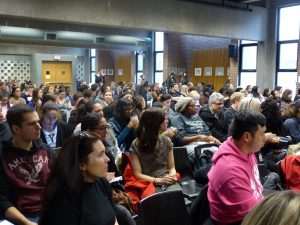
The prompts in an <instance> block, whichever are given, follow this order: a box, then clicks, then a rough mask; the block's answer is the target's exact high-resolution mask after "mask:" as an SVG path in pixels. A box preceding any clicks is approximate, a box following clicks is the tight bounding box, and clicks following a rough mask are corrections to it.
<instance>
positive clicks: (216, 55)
mask: <svg viewBox="0 0 300 225" xmlns="http://www.w3.org/2000/svg"><path fill="white" fill-rule="evenodd" d="M229 66H230V61H229V57H228V49H227V48H221V49H207V50H198V51H194V52H193V74H192V76H191V77H192V79H191V80H192V82H193V83H194V84H196V83H199V82H203V83H205V84H213V85H214V87H215V90H217V91H218V90H219V89H220V88H221V87H222V86H223V85H224V83H225V82H226V81H227V79H228V76H227V67H229ZM205 67H212V76H205V75H204V70H205ZM216 67H224V76H216V74H215V69H216ZM195 68H201V69H202V75H201V76H195V74H194V73H195V72H194V71H195Z"/></svg>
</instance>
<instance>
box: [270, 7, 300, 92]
mask: <svg viewBox="0 0 300 225" xmlns="http://www.w3.org/2000/svg"><path fill="white" fill-rule="evenodd" d="M298 5H300V4H296V5H290V6H284V7H279V8H278V9H277V15H278V17H277V30H276V36H277V37H276V71H275V86H277V85H278V73H280V72H286V73H289V72H292V73H294V72H297V65H298V60H299V57H298V55H299V52H298V53H297V59H296V68H295V69H280V68H279V67H280V49H281V45H284V44H297V51H299V39H300V34H299V36H298V40H297V39H292V40H284V41H280V40H279V34H280V10H281V9H283V8H287V7H295V6H298Z"/></svg>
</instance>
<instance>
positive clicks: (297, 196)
mask: <svg viewBox="0 0 300 225" xmlns="http://www.w3.org/2000/svg"><path fill="white" fill-rule="evenodd" d="M299 209H300V193H298V192H295V191H280V192H274V193H272V194H270V195H269V196H268V197H266V198H265V199H264V200H263V201H262V202H260V203H259V204H258V205H257V206H256V207H255V208H254V209H252V211H250V212H249V214H248V215H247V216H246V217H245V219H244V221H243V223H242V225H253V224H255V225H298V224H300V213H299Z"/></svg>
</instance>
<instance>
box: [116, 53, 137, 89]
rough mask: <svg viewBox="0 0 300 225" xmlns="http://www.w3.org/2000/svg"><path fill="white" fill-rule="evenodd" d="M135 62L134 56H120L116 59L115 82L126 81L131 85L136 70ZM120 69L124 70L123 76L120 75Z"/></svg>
mask: <svg viewBox="0 0 300 225" xmlns="http://www.w3.org/2000/svg"><path fill="white" fill-rule="evenodd" d="M133 61H134V57H133V56H132V54H129V55H120V56H117V57H116V64H115V81H116V83H118V82H120V81H125V82H126V83H129V82H131V81H133V74H134V69H133V68H132V67H133V66H132V64H133ZM118 69H122V70H123V75H121V76H119V75H118Z"/></svg>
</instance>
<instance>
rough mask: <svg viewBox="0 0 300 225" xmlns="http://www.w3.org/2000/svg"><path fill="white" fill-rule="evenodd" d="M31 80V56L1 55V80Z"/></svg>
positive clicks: (19, 81) (21, 81)
mask: <svg viewBox="0 0 300 225" xmlns="http://www.w3.org/2000/svg"><path fill="white" fill-rule="evenodd" d="M15 79H16V80H17V81H18V83H19V84H21V83H24V81H25V80H30V56H19V55H0V80H1V81H4V80H15Z"/></svg>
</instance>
